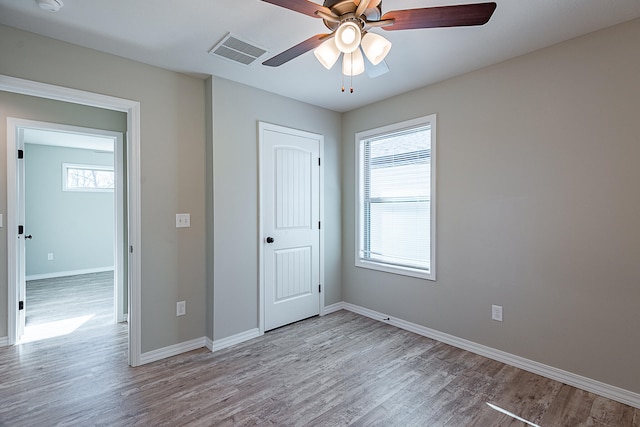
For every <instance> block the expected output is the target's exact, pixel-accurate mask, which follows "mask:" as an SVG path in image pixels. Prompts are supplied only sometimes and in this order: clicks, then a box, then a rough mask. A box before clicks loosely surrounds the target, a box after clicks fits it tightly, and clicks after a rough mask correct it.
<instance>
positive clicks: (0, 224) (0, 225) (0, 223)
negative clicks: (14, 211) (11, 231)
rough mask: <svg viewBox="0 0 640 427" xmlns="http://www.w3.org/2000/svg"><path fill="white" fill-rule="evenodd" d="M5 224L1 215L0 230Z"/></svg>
mask: <svg viewBox="0 0 640 427" xmlns="http://www.w3.org/2000/svg"><path fill="white" fill-rule="evenodd" d="M3 224H4V223H3V222H2V214H0V228H2V227H4V225H3Z"/></svg>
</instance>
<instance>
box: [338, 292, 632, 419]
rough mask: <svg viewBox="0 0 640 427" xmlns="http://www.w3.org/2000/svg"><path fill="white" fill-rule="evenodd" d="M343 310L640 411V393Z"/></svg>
mask: <svg viewBox="0 0 640 427" xmlns="http://www.w3.org/2000/svg"><path fill="white" fill-rule="evenodd" d="M334 305H335V304H334ZM342 308H344V309H345V310H348V311H352V312H354V313H357V314H361V315H363V316H366V317H370V318H372V319H375V320H379V321H384V322H385V323H389V324H390V325H393V326H396V327H398V328H400V329H404V330H407V331H410V332H414V333H416V334H418V335H422V336H425V337H427V338H431V339H434V340H437V341H440V342H443V343H445V344H449V345H452V346H454V347H458V348H461V349H463V350H467V351H470V352H472V353H476V354H479V355H481V356H485V357H488V358H489V359H493V360H497V361H498V362H502V363H506V364H507V365H511V366H514V367H516V368H520V369H523V370H525V371H529V372H533V373H534V374H538V375H541V376H543V377H546V378H549V379H552V380H555V381H560V382H562V383H564V384H568V385H570V386H573V387H577V388H579V389H582V390H585V391H588V392H591V393H594V394H597V395H599V396H602V397H606V398H607V399H611V400H615V401H617V402H620V403H624V404H625V405H629V406H633V407H634V408H640V394H638V393H634V392H632V391H629V390H625V389H622V388H620V387H616V386H612V385H609V384H605V383H602V382H600V381H596V380H593V379H591V378H587V377H583V376H581V375H577V374H574V373H572V372H568V371H564V370H562V369H558V368H554V367H553V366H548V365H544V364H542V363H539V362H536V361H533V360H529V359H525V358H524V357H520V356H516V355H514V354H511V353H507V352H504V351H502V350H497V349H495V348H491V347H487V346H485V345H482V344H478V343H475V342H473V341H469V340H465V339H463V338H458V337H456V336H454V335H449V334H446V333H444V332H440V331H436V330H435V329H430V328H427V327H425V326H422V325H418V324H416V323H411V322H407V321H406V320H401V319H397V318H394V317H390V316H388V315H386V314H383V313H379V312H377V311H374V310H370V309H368V308H364V307H360V306H358V305H355V304H350V303H342ZM387 318H389V320H384V319H387Z"/></svg>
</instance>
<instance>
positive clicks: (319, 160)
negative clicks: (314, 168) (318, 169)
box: [318, 157, 320, 166]
mask: <svg viewBox="0 0 640 427" xmlns="http://www.w3.org/2000/svg"><path fill="white" fill-rule="evenodd" d="M318 166H320V157H318Z"/></svg>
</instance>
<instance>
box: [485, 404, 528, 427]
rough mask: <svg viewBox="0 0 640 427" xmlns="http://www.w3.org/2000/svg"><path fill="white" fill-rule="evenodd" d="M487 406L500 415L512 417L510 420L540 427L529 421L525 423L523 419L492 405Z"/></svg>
mask: <svg viewBox="0 0 640 427" xmlns="http://www.w3.org/2000/svg"><path fill="white" fill-rule="evenodd" d="M487 405H489V407H490V408H491V409H495V410H496V411H498V412H501V413H503V414H505V415H508V416H510V417H512V418H515V419H516V420H518V421H522V422H523V423H526V424H528V425H530V426H531V427H540V426H539V425H538V424H534V423H532V422H531V421H527V420H525V419H524V418H522V417H519V416H517V415H516V414H514V413H513V412H509V411H507V410H506V409H502V408H501V407H499V406H496V405H494V404H492V403H489V402H487Z"/></svg>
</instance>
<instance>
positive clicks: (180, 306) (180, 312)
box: [176, 301, 187, 316]
mask: <svg viewBox="0 0 640 427" xmlns="http://www.w3.org/2000/svg"><path fill="white" fill-rule="evenodd" d="M185 314H187V303H186V302H185V301H178V302H177V303H176V316H184V315H185Z"/></svg>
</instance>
